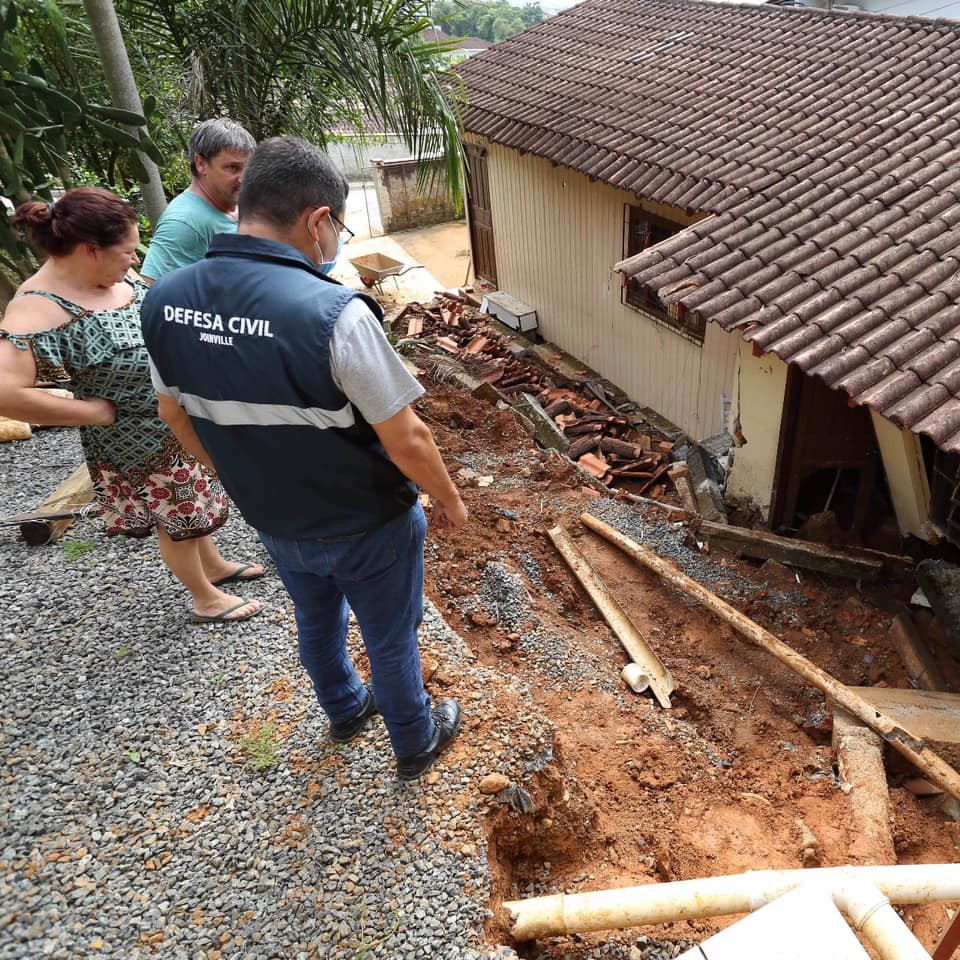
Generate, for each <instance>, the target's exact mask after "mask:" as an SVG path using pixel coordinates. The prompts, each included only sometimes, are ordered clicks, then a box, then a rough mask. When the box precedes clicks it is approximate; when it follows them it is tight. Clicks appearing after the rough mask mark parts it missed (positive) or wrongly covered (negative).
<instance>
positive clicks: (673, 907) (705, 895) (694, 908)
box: [504, 863, 960, 956]
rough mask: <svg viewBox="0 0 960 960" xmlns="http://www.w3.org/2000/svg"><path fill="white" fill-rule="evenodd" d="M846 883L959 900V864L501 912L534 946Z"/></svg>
mask: <svg viewBox="0 0 960 960" xmlns="http://www.w3.org/2000/svg"><path fill="white" fill-rule="evenodd" d="M851 876H853V877H856V878H859V879H860V880H862V881H865V882H867V883H870V884H873V885H874V886H875V887H877V888H878V889H879V890H880V891H881V892H882V893H883V894H884V895H886V897H887V898H889V900H890V901H891V902H892V903H902V904H907V903H909V904H919V903H938V902H940V901H960V864H956V863H935V864H926V863H925V864H919V865H908V866H893V867H821V868H814V869H807V870H756V871H750V872H748V873H741V874H734V875H732V876H725V877H704V878H702V879H699V880H678V881H675V882H672V883H652V884H647V885H645V886H639V887H623V888H620V889H616V890H598V891H595V892H592V893H574V894H562V893H561V894H555V895H553V896H549V897H535V898H533V899H530V900H514V901H510V902H507V903H504V906H505V907H506V908H507V909H508V910H509V911H510V913H511V914H512V915H513V917H514V924H513V930H512V933H513V936H514V937H515V938H516V939H517V940H532V939H534V938H536V937H547V936H560V935H563V934H567V933H585V932H587V931H590V930H613V929H618V928H623V927H638V926H643V925H644V924H655V923H668V922H670V921H672V920H692V919H697V918H703V917H719V916H725V915H727V914H732V913H751V912H752V911H754V910H756V909H758V908H759V907H762V906H763V905H764V904H766V903H769V902H770V901H771V900H775V899H776V898H777V897H779V896H782V895H783V894H784V893H786V892H787V891H789V890H792V889H793V888H794V887H797V886H799V885H800V884H803V883H810V882H817V883H820V884H822V885H824V886H825V887H826V888H827V889H829V890H833V888H834V887H835V886H837V885H839V883H840V881H841V880H842V879H845V878H847V877H851ZM907 956H909V954H908V955H907Z"/></svg>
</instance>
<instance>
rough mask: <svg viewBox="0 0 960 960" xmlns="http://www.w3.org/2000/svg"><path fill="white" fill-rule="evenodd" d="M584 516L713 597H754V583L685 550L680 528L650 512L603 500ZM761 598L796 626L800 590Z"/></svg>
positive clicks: (686, 600)
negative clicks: (650, 553) (652, 553)
mask: <svg viewBox="0 0 960 960" xmlns="http://www.w3.org/2000/svg"><path fill="white" fill-rule="evenodd" d="M587 512H588V513H590V514H592V515H593V516H595V517H597V519H599V520H603V521H604V522H605V523H608V524H610V526H612V527H615V528H616V529H617V530H619V531H620V532H621V533H624V534H626V535H627V536H628V537H630V538H631V539H633V540H636V542H637V543H639V544H642V545H643V546H645V547H649V548H650V549H651V550H654V551H656V552H657V553H658V554H659V555H660V556H661V557H665V558H666V559H667V560H670V561H671V562H673V563H674V564H675V565H676V566H677V567H679V568H680V570H682V571H683V572H684V573H685V574H686V575H687V576H688V577H690V578H692V579H693V580H696V581H697V582H698V583H701V584H703V586H705V587H707V588H708V589H709V590H712V591H713V592H714V593H716V594H717V596H720V597H723V599H725V600H738V599H744V598H747V597H751V596H755V595H756V594H757V584H756V582H755V581H753V580H751V579H748V578H746V577H744V576H741V575H740V574H739V573H737V572H736V570H734V569H732V568H731V567H724V566H721V565H720V563H719V562H718V561H717V560H716V559H715V558H714V557H712V556H711V555H710V554H706V553H702V552H701V551H700V550H699V549H696V548H694V547H691V546H687V545H686V544H685V542H684V540H685V539H686V537H687V532H686V530H685V529H684V526H683V524H681V523H679V522H671V521H669V520H661V519H654V515H653V508H646V507H635V506H631V505H629V504H626V503H623V502H621V501H619V500H612V499H609V498H605V499H603V500H596V501H593V502H592V503H591V504H590V505H589V506H588V507H587ZM764 592H765V594H766V595H765V596H764V597H763V598H762V599H761V600H760V602H761V603H763V604H765V605H766V606H768V607H770V608H771V609H772V610H776V611H777V612H778V613H782V614H785V615H787V619H788V620H791V621H793V622H797V623H799V622H800V619H799V618H798V617H797V616H796V615H795V614H792V613H791V612H790V611H792V610H793V609H794V608H795V607H805V606H806V605H807V598H806V595H805V594H804V593H803V591H802V590H799V589H797V590H794V589H790V590H774V589H769V590H766V591H764ZM680 597H681V600H682V601H683V602H684V603H685V604H687V605H696V603H697V601H696V600H693V599H692V598H690V597H687V596H685V595H680Z"/></svg>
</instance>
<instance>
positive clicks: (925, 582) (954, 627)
mask: <svg viewBox="0 0 960 960" xmlns="http://www.w3.org/2000/svg"><path fill="white" fill-rule="evenodd" d="M917 583H919V584H920V587H921V589H922V590H923V593H924V596H926V598H927V600H928V601H929V602H930V606H931V607H932V608H933V612H934V614H936V617H937V620H938V621H939V622H940V626H941V627H943V631H944V633H946V635H947V637H948V639H949V640H950V643H951V645H952V646H953V650H954V653H957V654H960V567H955V566H953V565H952V564H949V563H947V562H946V561H945V560H924V561H922V562H921V563H919V564H917Z"/></svg>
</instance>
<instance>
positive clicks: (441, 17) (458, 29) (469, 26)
mask: <svg viewBox="0 0 960 960" xmlns="http://www.w3.org/2000/svg"><path fill="white" fill-rule="evenodd" d="M434 15H435V16H436V18H437V22H438V23H440V24H441V26H442V27H443V29H444V30H445V31H446V32H447V33H449V34H450V35H451V36H453V37H480V38H481V39H482V40H490V41H491V42H492V43H499V42H500V41H501V40H506V39H507V37H512V36H513V35H514V34H517V33H520V32H521V31H522V30H526V29H527V27H532V26H533V25H534V24H535V23H540V21H541V20H543V10H542V9H541V7H540V4H539V3H528V4H526V5H525V6H523V7H515V6H512V5H511V4H509V3H507V0H440V2H439V3H437V4H435V6H434Z"/></svg>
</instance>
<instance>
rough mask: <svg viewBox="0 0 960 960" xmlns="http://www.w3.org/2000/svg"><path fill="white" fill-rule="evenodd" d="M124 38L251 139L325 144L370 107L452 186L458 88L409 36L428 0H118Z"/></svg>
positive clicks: (417, 34)
mask: <svg viewBox="0 0 960 960" xmlns="http://www.w3.org/2000/svg"><path fill="white" fill-rule="evenodd" d="M117 10H118V12H119V14H120V17H121V20H123V21H124V22H125V23H126V25H127V29H128V44H129V43H131V42H132V43H134V44H136V43H137V42H138V41H139V43H140V45H141V56H142V58H143V60H144V61H145V62H147V63H152V64H154V65H157V64H160V65H163V64H167V65H169V66H171V67H175V68H177V69H179V70H180V72H181V78H182V88H183V89H184V90H185V91H186V101H187V103H186V106H187V107H188V108H189V112H190V113H192V114H193V116H194V117H195V118H200V117H207V116H217V115H220V114H226V115H229V116H231V117H233V118H234V119H236V120H238V121H240V122H241V123H242V124H243V125H244V126H245V127H247V129H248V130H250V132H251V133H252V134H253V135H254V136H255V137H256V138H257V139H258V140H260V139H262V138H264V137H268V136H274V135H276V134H280V133H293V134H298V135H300V136H303V137H304V138H306V139H310V140H313V141H314V142H319V143H321V144H325V143H326V142H327V141H328V140H329V139H330V137H331V131H333V130H334V129H336V128H338V127H341V128H342V127H343V126H346V125H349V126H352V127H355V128H357V129H359V130H360V131H361V132H362V130H363V128H364V126H365V124H366V123H367V122H368V121H369V120H370V118H373V119H374V120H375V121H376V122H377V123H378V124H380V123H382V124H383V125H384V126H385V128H386V129H388V130H392V131H394V132H396V133H398V134H400V135H401V136H402V137H403V139H404V140H405V141H406V143H407V144H408V146H409V147H410V149H411V150H412V151H413V152H414V154H415V155H416V156H417V157H418V158H426V157H430V156H437V155H443V157H444V159H445V167H446V174H447V181H448V183H449V184H450V186H451V189H452V190H453V192H454V193H455V195H456V196H457V197H459V193H460V176H461V162H460V161H461V157H460V141H459V135H458V119H459V117H458V104H457V99H458V90H459V87H458V85H457V83H456V81H454V80H452V78H451V77H450V76H449V75H448V74H446V73H445V72H444V71H443V69H442V64H441V61H440V58H439V56H438V54H440V53H441V52H443V49H444V47H443V45H442V44H436V43H427V42H425V41H423V40H422V39H421V33H422V31H423V30H424V29H426V28H428V27H430V26H432V25H433V21H432V18H431V16H430V11H431V2H430V0H190V2H186V3H184V2H177V0H118V2H117Z"/></svg>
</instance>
